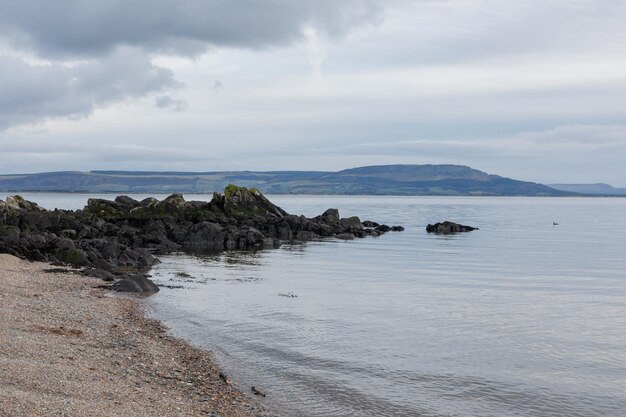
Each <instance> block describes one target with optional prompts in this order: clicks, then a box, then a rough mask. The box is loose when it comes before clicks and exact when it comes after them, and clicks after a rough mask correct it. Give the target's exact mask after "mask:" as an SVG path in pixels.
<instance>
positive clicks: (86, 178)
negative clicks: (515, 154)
mask: <svg viewBox="0 0 626 417" xmlns="http://www.w3.org/2000/svg"><path fill="white" fill-rule="evenodd" d="M230 183H234V184H237V185H241V186H245V187H255V188H258V189H259V190H261V191H262V192H263V193H266V194H334V195H357V194H365V195H450V196H454V195H485V196H488V195H493V196H565V195H575V194H574V193H573V192H569V191H563V190H557V189H554V188H551V187H549V186H546V185H543V184H538V183H534V182H528V181H519V180H515V179H511V178H507V177H502V176H499V175H493V174H488V173H486V172H483V171H480V170H477V169H474V168H471V167H468V166H464V165H452V164H441V165H432V164H426V165H409V164H398V165H371V166H362V167H355V168H349V169H344V170H340V171H336V172H331V171H206V172H184V171H166V172H159V171H113V170H98V171H88V172H81V171H59V172H44V173H35V174H12V175H0V191H4V192H24V191H31V192H33V191H49V192H50V191H53V192H94V193H97V192H117V193H120V192H125V193H172V192H182V193H210V192H213V191H220V190H222V189H223V188H224V187H225V186H226V185H228V184H230Z"/></svg>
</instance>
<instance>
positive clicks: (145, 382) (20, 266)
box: [0, 254, 269, 417]
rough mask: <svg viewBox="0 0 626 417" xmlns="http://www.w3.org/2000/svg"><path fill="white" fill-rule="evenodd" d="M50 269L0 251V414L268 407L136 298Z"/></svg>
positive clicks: (237, 412) (247, 412) (260, 410)
mask: <svg viewBox="0 0 626 417" xmlns="http://www.w3.org/2000/svg"><path fill="white" fill-rule="evenodd" d="M51 268H52V267H51V266H50V265H49V264H46V263H40V262H30V261H25V260H21V259H19V258H16V257H13V256H10V255H6V254H0V314H1V316H2V318H3V320H1V321H0V340H2V343H1V344H0V416H17V415H20V416H29V415H72V416H83V415H89V416H112V415H119V416H122V415H133V416H158V415H176V416H200V415H207V416H211V415H212V413H213V415H215V413H217V416H220V417H222V416H233V417H239V416H267V415H269V414H267V410H266V409H265V407H264V406H262V405H261V404H260V403H259V402H257V401H255V400H254V398H253V397H252V396H251V395H246V394H243V393H242V392H239V391H238V390H237V389H236V388H235V387H233V386H232V385H230V384H227V383H226V382H225V381H223V379H221V378H220V369H219V367H218V365H217V364H216V362H215V359H214V358H213V356H212V354H211V353H210V352H208V351H206V350H203V349H200V348H197V347H194V346H192V345H191V344H189V343H188V342H186V341H184V340H181V339H177V338H174V337H173V336H170V335H169V334H168V332H167V328H166V327H165V326H164V325H163V324H162V323H161V322H159V321H158V320H155V319H152V318H148V317H147V316H146V314H145V306H144V305H143V304H142V303H141V301H140V300H139V299H138V298H133V297H129V296H119V295H113V294H112V293H110V292H109V291H107V290H105V289H100V288H95V287H97V286H98V285H101V284H102V281H101V280H99V279H97V278H90V277H85V276H81V275H77V274H75V273H72V270H69V269H68V270H67V271H68V272H50V271H46V270H50V269H51ZM57 271H58V269H57Z"/></svg>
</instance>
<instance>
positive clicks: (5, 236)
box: [0, 226, 21, 245]
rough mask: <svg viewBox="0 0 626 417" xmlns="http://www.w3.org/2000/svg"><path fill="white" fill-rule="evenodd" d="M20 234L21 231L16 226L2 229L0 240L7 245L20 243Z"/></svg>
mask: <svg viewBox="0 0 626 417" xmlns="http://www.w3.org/2000/svg"><path fill="white" fill-rule="evenodd" d="M20 234H21V232H20V229H18V228H17V227H15V226H7V227H0V240H1V241H2V242H4V243H5V244H7V245H14V244H16V243H17V242H19V240H20Z"/></svg>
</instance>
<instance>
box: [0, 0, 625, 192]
mask: <svg viewBox="0 0 626 417" xmlns="http://www.w3.org/2000/svg"><path fill="white" fill-rule="evenodd" d="M625 21H626V2H623V1H619V0H567V1H565V0H559V1H556V0H517V1H515V2H511V1H507V0H342V1H336V0H238V1H235V0H185V1H181V0H56V1H54V2H52V1H50V2H42V1H40V0H20V1H3V2H0V174H11V173H31V172H45V171H69V170H80V171H88V170H96V169H112V170H156V171H166V170H167V171H171V170H177V171H220V170H329V171H335V170H341V169H345V168H350V167H356V166H364V165H378V164H440V163H449V164H460V165H468V166H471V167H473V168H476V169H480V170H483V171H487V172H489V173H493V174H498V175H503V176H508V177H512V178H516V179H523V180H529V181H537V182H542V183H595V182H607V183H610V184H612V185H615V186H626V163H625V161H626V51H625V49H624V45H626V25H625V24H624V22H625Z"/></svg>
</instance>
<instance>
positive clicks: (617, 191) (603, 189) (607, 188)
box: [550, 183, 626, 195]
mask: <svg viewBox="0 0 626 417" xmlns="http://www.w3.org/2000/svg"><path fill="white" fill-rule="evenodd" d="M550 187H552V188H554V189H556V190H561V191H568V192H572V193H580V194H588V195H626V188H615V187H613V186H611V185H609V184H604V183H598V184H551V185H550Z"/></svg>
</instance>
